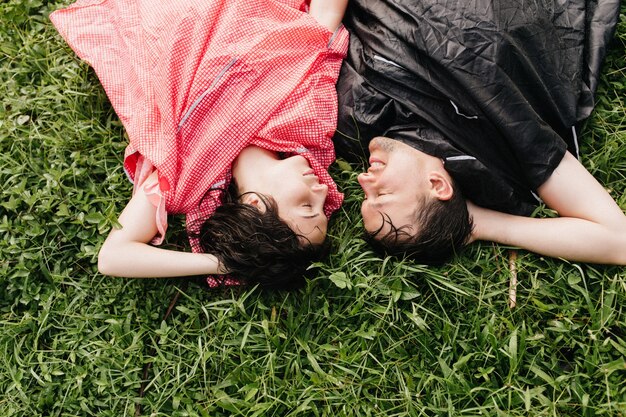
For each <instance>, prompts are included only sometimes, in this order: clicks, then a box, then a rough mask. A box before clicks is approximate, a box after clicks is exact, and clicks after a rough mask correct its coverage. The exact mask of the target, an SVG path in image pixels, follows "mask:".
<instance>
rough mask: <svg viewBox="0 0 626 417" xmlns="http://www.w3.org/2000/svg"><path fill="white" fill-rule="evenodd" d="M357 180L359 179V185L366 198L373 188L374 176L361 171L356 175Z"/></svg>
mask: <svg viewBox="0 0 626 417" xmlns="http://www.w3.org/2000/svg"><path fill="white" fill-rule="evenodd" d="M357 181H359V185H360V186H361V188H362V189H363V192H364V193H365V198H368V197H369V194H371V193H372V191H373V189H374V181H375V178H374V176H373V175H372V174H370V173H369V172H363V173H361V174H359V176H358V177H357Z"/></svg>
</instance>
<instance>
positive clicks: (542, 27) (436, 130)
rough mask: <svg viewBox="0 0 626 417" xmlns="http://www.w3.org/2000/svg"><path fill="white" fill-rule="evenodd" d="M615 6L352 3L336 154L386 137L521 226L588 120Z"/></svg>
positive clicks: (356, 151)
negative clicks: (436, 163)
mask: <svg viewBox="0 0 626 417" xmlns="http://www.w3.org/2000/svg"><path fill="white" fill-rule="evenodd" d="M619 6H620V4H619V0H596V1H585V0H568V1H565V0H539V1H529V2H526V1H521V0H467V1H461V0H458V1H457V0H423V1H415V0H351V1H350V3H349V6H348V11H347V14H346V17H345V19H344V23H345V26H346V27H347V28H348V30H349V31H350V36H351V38H350V50H349V53H348V57H347V58H346V60H345V61H344V64H343V67H342V70H341V74H340V76H339V81H338V84H337V89H338V92H339V122H338V127H337V133H336V135H335V138H334V141H335V147H336V151H337V154H338V155H339V156H342V157H344V158H346V159H348V160H354V156H355V155H359V156H367V144H368V142H369V140H370V139H371V138H373V137H374V136H378V135H385V136H388V137H391V138H394V139H398V140H402V141H403V142H406V143H408V144H410V145H412V146H414V147H415V148H416V149H418V150H421V151H423V152H425V153H427V154H430V155H433V156H436V157H440V158H442V159H443V160H444V163H445V167H446V170H447V171H448V172H449V173H450V174H451V175H452V177H453V178H454V179H455V181H456V182H457V184H458V185H459V186H460V188H461V190H462V192H463V194H464V195H465V196H466V197H467V198H469V199H470V200H472V201H473V202H475V203H476V204H478V205H481V206H484V207H489V208H492V209H496V210H499V211H504V212H509V213H513V214H524V215H528V214H530V213H531V212H532V210H533V208H534V207H535V206H536V204H537V199H536V198H535V196H534V193H533V192H534V190H536V189H537V187H539V186H540V185H541V184H543V182H544V181H546V180H547V179H548V178H549V176H550V175H551V174H552V172H553V170H554V169H555V168H556V166H557V165H558V164H559V162H560V161H561V159H562V158H563V155H564V153H565V152H566V150H568V149H569V151H570V152H572V153H573V154H575V155H576V156H578V145H577V141H576V126H577V125H578V124H579V122H580V121H582V120H583V119H585V118H586V117H587V116H589V114H590V113H591V111H592V109H593V105H594V97H593V96H594V92H595V90H596V86H597V79H598V76H599V70H600V64H601V62H602V60H603V58H604V55H605V48H606V46H607V44H608V42H609V41H610V39H611V38H612V36H613V32H614V29H615V24H616V21H617V17H618V15H619Z"/></svg>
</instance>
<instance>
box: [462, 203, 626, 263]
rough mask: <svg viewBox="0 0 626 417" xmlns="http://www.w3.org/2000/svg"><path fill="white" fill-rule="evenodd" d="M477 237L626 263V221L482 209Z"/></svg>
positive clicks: (556, 254)
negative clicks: (530, 215) (600, 221)
mask: <svg viewBox="0 0 626 417" xmlns="http://www.w3.org/2000/svg"><path fill="white" fill-rule="evenodd" d="M474 218H475V222H476V232H475V238H476V239H479V240H489V241H494V242H498V243H501V244H505V245H511V246H516V247H520V248H523V249H527V250H529V251H532V252H536V253H539V254H542V255H546V256H551V257H555V258H564V259H568V260H572V261H578V262H589V263H602V264H617V265H626V221H623V222H621V224H613V225H612V226H608V225H604V224H598V223H594V222H592V221H589V220H584V219H580V218H571V217H558V218H543V219H537V218H528V217H521V216H513V215H509V214H504V213H498V212H494V211H490V210H485V209H481V212H480V214H477V215H476V214H475V215H474Z"/></svg>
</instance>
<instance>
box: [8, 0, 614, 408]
mask: <svg viewBox="0 0 626 417" xmlns="http://www.w3.org/2000/svg"><path fill="white" fill-rule="evenodd" d="M57 7H58V6H57V4H55V3H50V4H48V3H46V2H44V1H41V0H5V1H4V2H2V3H1V4H0V16H2V17H1V19H2V21H1V23H2V24H1V25H0V60H1V61H0V96H1V97H2V107H0V112H1V113H0V184H2V189H1V191H0V192H1V193H2V197H1V198H0V236H1V239H0V326H1V327H0V393H1V394H0V416H38V415H45V416H132V415H134V414H135V406H136V404H140V405H141V407H142V415H145V416H234V415H241V416H280V417H282V416H325V415H334V416H405V415H409V416H434V415H450V416H453V415H454V416H457V415H459V416H470V415H472V416H474V415H502V416H504V415H507V416H508V415H513V416H515V415H524V416H580V415H584V416H595V415H606V416H625V415H626V382H625V381H626V314H625V311H624V309H625V308H626V271H625V269H624V268H620V267H603V266H593V265H584V264H575V263H568V262H564V261H560V260H555V259H546V258H542V257H540V256H537V255H535V254H531V253H526V252H523V251H520V252H519V258H518V263H517V268H518V271H519V277H518V279H519V286H518V294H517V297H518V305H517V307H516V308H515V309H513V310H511V309H509V308H508V306H507V291H508V284H509V278H510V273H509V266H508V264H509V260H508V257H509V251H508V249H507V248H503V247H498V246H496V245H490V244H483V245H480V246H479V245H475V246H472V247H471V248H470V249H469V250H468V251H467V252H466V253H465V254H464V255H463V256H462V257H460V258H459V259H457V260H455V261H454V262H452V263H451V264H449V265H447V266H445V267H442V268H425V267H422V266H420V265H416V264H413V263H411V262H408V261H402V260H392V259H380V258H379V257H377V256H376V255H374V254H373V253H372V252H371V251H370V250H369V249H368V248H367V246H366V244H365V242H364V241H363V240H362V236H361V225H360V220H359V215H358V206H359V201H360V199H361V194H360V193H359V189H358V186H357V185H356V181H355V176H356V174H357V172H358V170H359V169H360V167H353V168H350V167H349V166H346V165H342V168H339V167H335V169H334V171H333V174H334V176H335V178H337V180H338V183H339V185H340V187H341V188H342V189H343V190H344V191H345V193H346V204H345V205H344V207H343V208H342V210H341V212H340V213H338V215H337V216H336V220H335V222H334V224H333V225H332V227H331V229H330V234H331V241H332V244H333V246H334V253H333V255H331V256H330V257H329V258H328V259H327V260H325V261H324V262H323V263H320V264H319V265H317V266H316V274H315V278H314V279H312V280H311V281H310V282H309V283H308V284H307V286H306V287H305V288H304V289H302V290H300V291H297V292H293V293H281V292H276V293H268V292H262V291H258V290H254V289H234V290H230V289H229V290H219V291H209V290H206V289H205V288H203V287H201V286H199V285H197V284H195V283H190V284H189V285H186V284H185V282H184V281H182V280H174V279H172V280H129V279H116V278H109V277H104V276H101V275H99V274H98V273H97V271H96V266H95V260H96V254H97V251H98V248H99V246H100V245H101V243H102V241H103V239H104V237H105V236H106V234H107V231H108V230H109V229H110V228H111V227H112V225H113V224H114V222H115V219H116V216H117V214H118V213H119V211H120V210H121V208H122V207H123V205H124V203H125V201H127V199H128V198H129V193H130V187H129V184H128V183H127V180H126V178H125V175H124V174H123V172H122V166H121V157H122V154H123V149H124V144H125V137H124V132H123V129H122V127H121V125H120V123H119V121H118V120H117V118H116V116H115V114H114V112H113V111H112V109H111V107H110V105H109V104H108V102H107V100H106V96H105V95H104V93H103V91H102V89H101V88H100V86H99V83H98V80H97V78H96V77H95V75H94V73H93V72H92V71H91V70H90V69H89V68H88V66H87V65H86V64H84V63H82V62H79V61H78V60H77V59H76V58H75V56H74V54H73V53H72V52H71V50H70V49H69V48H68V47H67V46H66V45H65V44H64V42H63V41H62V40H61V39H60V37H59V36H58V35H57V34H56V32H55V30H54V29H53V28H52V26H51V25H50V23H49V21H48V20H47V15H48V13H49V12H50V11H51V10H54V9H56V8H57ZM622 12H623V13H622V15H621V22H620V25H619V28H618V35H617V40H616V43H615V45H614V47H613V48H612V49H611V54H610V56H609V58H608V60H607V65H606V66H605V70H604V76H603V78H602V83H601V86H600V91H599V98H598V107H597V109H596V111H595V113H594V115H593V117H592V118H591V119H590V120H589V121H588V122H587V123H586V126H585V131H584V134H583V143H584V146H583V155H584V163H585V164H586V165H587V166H588V167H589V169H590V170H591V171H592V173H593V174H594V175H595V176H596V177H597V178H599V179H600V180H601V181H602V182H603V184H605V185H606V187H607V188H608V189H609V190H610V192H611V194H612V195H613V197H614V198H616V200H617V201H618V203H619V204H620V205H621V207H622V208H626V193H624V191H625V188H626V178H625V174H626V103H625V99H626V59H625V53H624V50H625V46H626V6H622ZM172 230H173V233H172V234H171V235H170V236H169V240H168V245H170V246H184V245H186V240H185V237H184V233H183V231H182V223H181V222H180V221H178V222H177V223H175V225H174V227H173V228H172ZM178 291H181V292H182V296H181V298H180V300H179V302H178V304H177V307H176V309H175V310H174V312H173V314H172V316H171V317H170V318H169V319H168V320H167V321H166V322H162V320H161V319H162V317H163V314H164V312H165V310H166V308H167V306H168V304H169V302H170V299H171V298H172V297H173V295H174V294H176V293H177V292H178ZM145 363H151V364H152V365H151V369H150V372H149V373H148V378H147V387H146V391H145V397H144V398H143V399H140V398H139V394H138V392H139V388H140V385H141V382H142V368H143V366H144V364H145Z"/></svg>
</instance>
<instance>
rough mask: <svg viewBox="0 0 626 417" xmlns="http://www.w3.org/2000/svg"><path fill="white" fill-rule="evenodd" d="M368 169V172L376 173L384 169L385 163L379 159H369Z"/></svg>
mask: <svg viewBox="0 0 626 417" xmlns="http://www.w3.org/2000/svg"><path fill="white" fill-rule="evenodd" d="M369 164H370V166H369V168H368V169H367V170H368V171H370V170H371V171H376V170H378V169H381V168H384V167H385V163H384V162H383V161H381V160H380V159H376V158H370V160H369Z"/></svg>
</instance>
